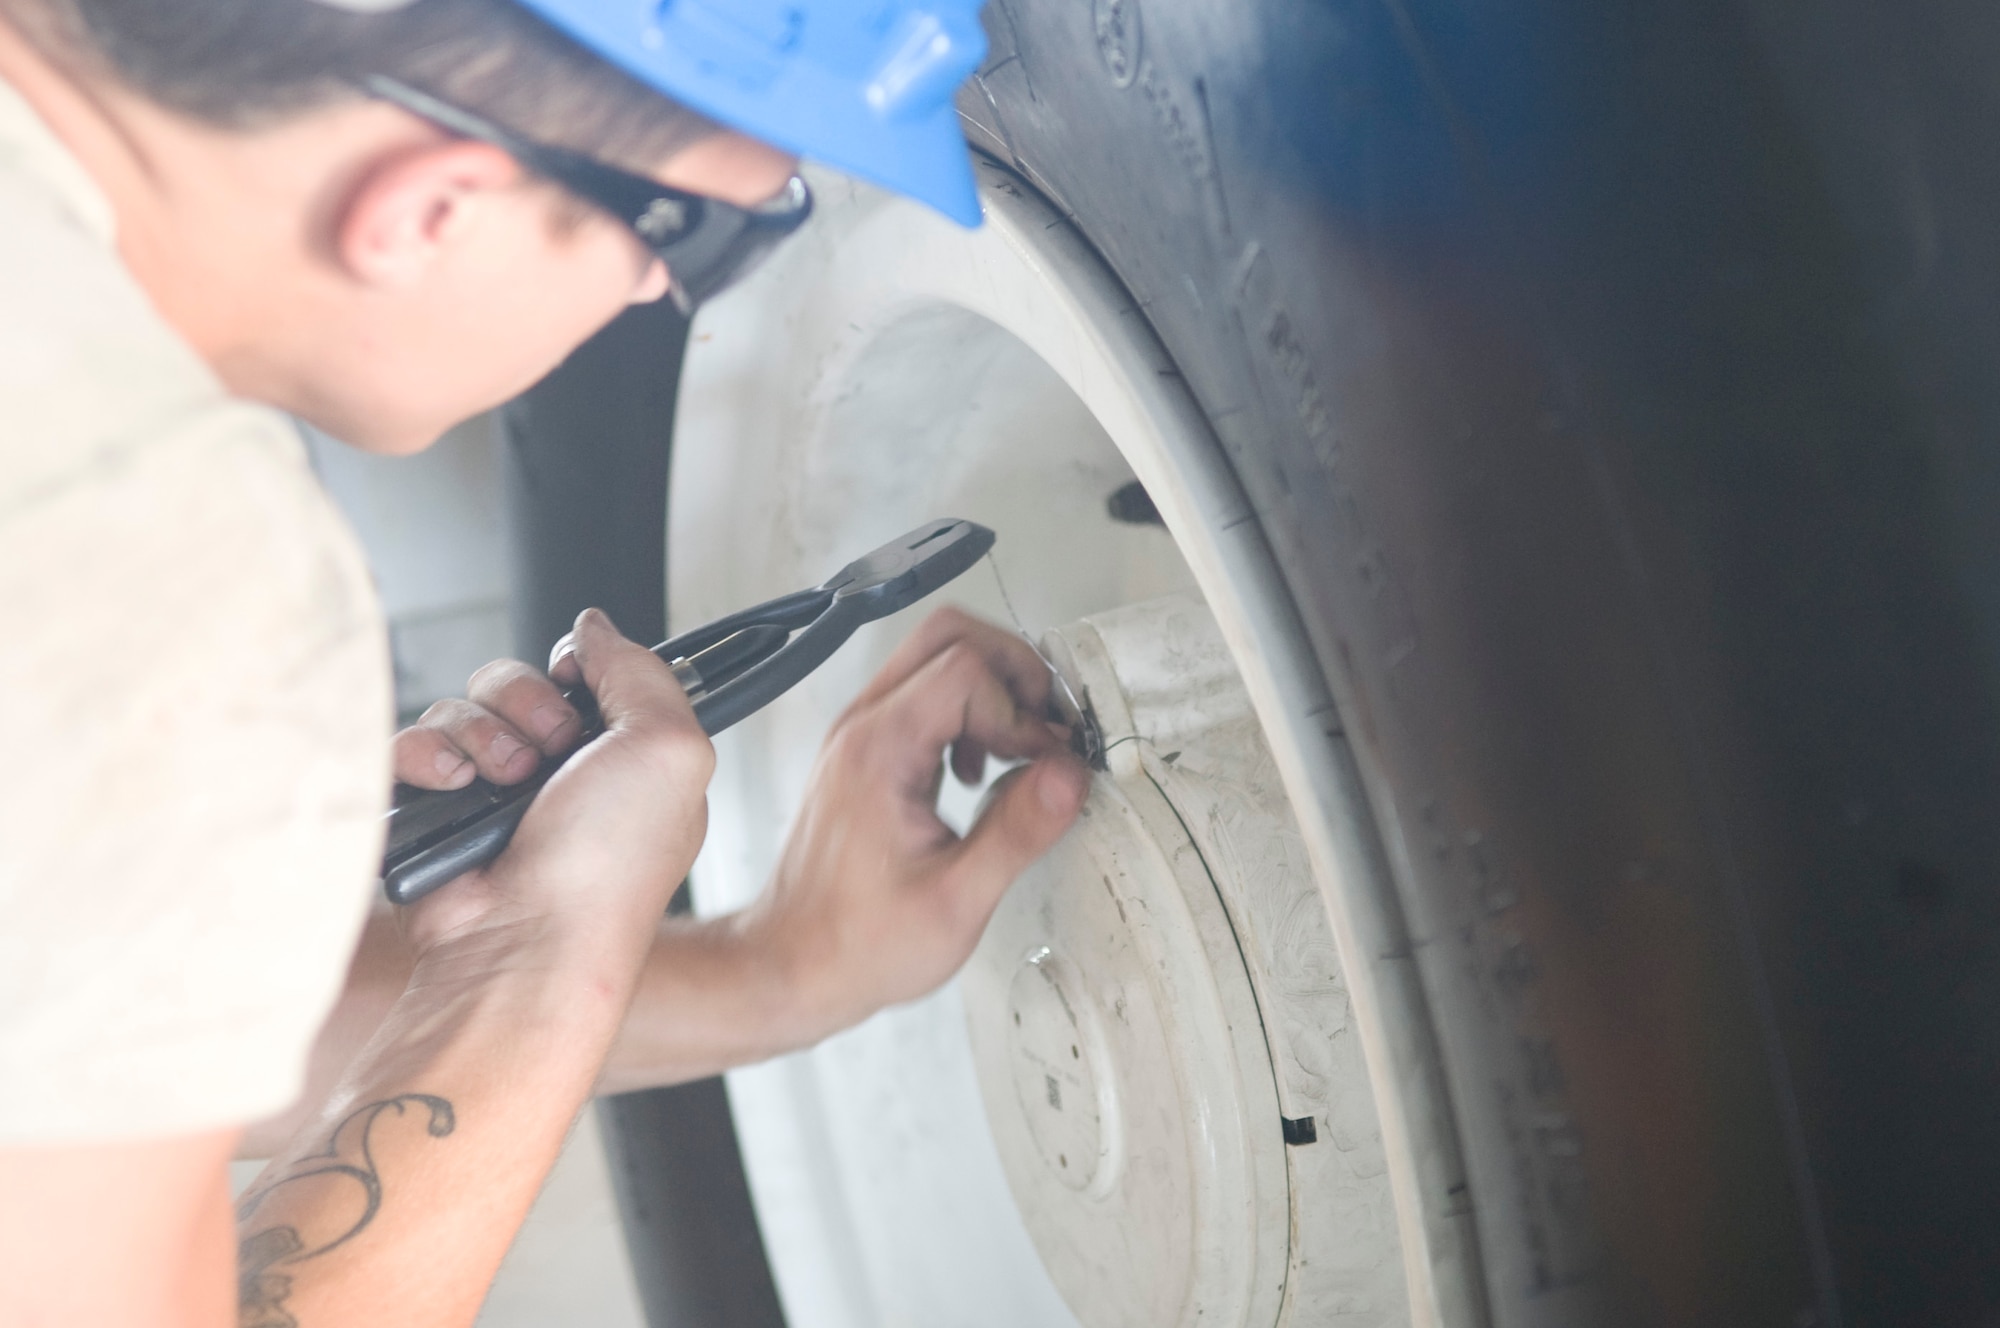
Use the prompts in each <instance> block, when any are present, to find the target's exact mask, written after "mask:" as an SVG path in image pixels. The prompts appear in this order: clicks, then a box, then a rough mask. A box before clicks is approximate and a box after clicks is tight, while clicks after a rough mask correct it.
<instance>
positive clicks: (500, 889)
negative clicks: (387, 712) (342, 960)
mask: <svg viewBox="0 0 2000 1328" xmlns="http://www.w3.org/2000/svg"><path fill="white" fill-rule="evenodd" d="M552 672H553V679H554V680H553V681H551V680H550V679H549V678H545V677H543V676H541V675H540V674H538V673H536V672H535V671H534V670H532V669H530V668H529V667H528V666H527V665H525V664H521V663H518V662H515V661H512V660H503V661H500V662H498V663H495V664H489V665H488V666H486V667H485V668H483V669H481V670H480V671H479V672H478V673H477V674H475V675H473V678H472V683H471V686H470V689H469V691H470V695H469V697H468V699H466V700H464V701H443V702H439V703H438V704H437V705H435V706H433V707H431V709H430V710H429V711H428V712H426V713H425V715H424V717H423V719H422V720H420V721H419V722H418V724H417V725H416V726H415V727H413V728H410V729H406V730H404V731H403V732H402V733H400V734H398V735H397V737H396V746H395V769H396V777H397V778H398V779H399V780H402V781H403V782H405V783H409V784H414V785H416V786H418V787H420V788H432V789H437V788H459V787H463V786H464V785H465V784H467V783H469V782H471V779H472V776H473V774H474V772H475V771H476V772H477V773H478V774H480V775H483V776H485V777H486V778H487V779H489V780H492V781H493V782H495V783H502V784H509V783H517V782H519V781H520V780H522V779H525V778H527V776H528V775H530V774H532V773H533V772H534V770H535V767H536V765H537V764H538V762H539V760H541V759H543V758H550V757H556V756H560V755H562V754H564V753H566V752H567V751H568V750H569V748H570V747H571V746H572V745H574V743H575V741H576V738H577V734H578V718H577V714H576V711H575V710H574V709H573V708H572V707H571V706H570V705H569V703H568V702H566V701H564V700H563V698H562V694H561V691H560V690H559V686H570V685H574V684H575V683H577V682H583V683H584V684H586V685H587V686H588V687H589V688H590V691H591V694H592V695H593V696H595V697H596V698H597V702H598V708H599V710H600V711H601V712H602V713H603V715H604V723H605V731H604V733H603V734H602V735H601V736H599V737H597V738H595V739H594V740H592V741H591V743H590V744H589V745H588V747H587V748H586V749H585V750H583V751H581V752H578V753H576V755H575V756H574V757H572V758H571V759H570V760H569V762H568V763H567V764H566V765H565V766H564V767H563V769H562V770H561V771H560V772H559V773H558V774H557V775H556V776H555V778H553V779H551V780H550V781H549V783H548V784H547V785H546V786H545V787H544V788H543V789H542V790H541V792H540V793H539V794H538V795H537V796H536V798H535V802H534V805H533V807H531V808H530V809H529V811H528V814H527V816H526V817H525V818H524V819H523V820H522V822H521V826H520V828H519V829H518V830H517V831H516V832H515V834H514V838H513V841H512V842H511V843H510V844H509V845H508V847H507V851H506V852H505V853H503V854H501V856H500V857H499V858H498V859H497V860H496V861H494V862H493V863H492V864H491V865H490V866H488V867H485V868H483V869H481V870H479V871H475V872H471V873H468V874H467V875H466V876H463V877H461V878H459V879H458V880H457V881H454V882H452V884H451V885H450V887H449V888H448V889H444V890H440V891H438V892H436V893H435V894H433V895H430V896H428V897H426V898H425V899H423V900H421V901H420V902H418V903H417V904H416V905H414V906H413V907H411V908H410V909H409V910H408V912H407V927H408V931H409V935H410V938H411V941H412V943H413V944H414V945H415V946H416V947H417V948H418V950H419V952H423V951H425V950H427V949H429V948H431V947H433V946H435V945H438V944H440V943H441V942H444V941H446V940H453V939H458V940H463V939H464V938H465V937H466V935H467V933H468V932H473V931H488V930H490V929H492V928H496V927H510V926H516V925H532V926H556V927H559V928H562V929H564V930H566V931H583V932H589V933H590V934H591V935H593V936H594V937H596V938H599V939H600V940H601V941H603V942H604V943H607V944H610V945H612V946H614V947H615V948H616V949H618V950H619V951H620V952H621V954H620V958H621V959H623V960H625V961H626V962H628V963H629V964H630V965H632V966H633V969H634V972H636V965H637V964H638V963H639V962H640V960H641V959H642V957H643V955H644V953H645V950H646V948H647V946H648V945H650V943H651V940H652V934H653V925H654V922H655V921H656V920H657V919H658V918H659V916H660V914H661V913H662V912H664V911H665V909H666V903H667V899H668V898H669V896H671V895H672V893H673V891H674V889H675V887H676V886H677V885H678V884H679V883H680V881H681V880H682V878H683V877H685V876H686V874H687V869H688V866H689V865H690V864H691V863H692V862H693V861H694V855H695V852H696V850H698V849H699V848H700V847H701V840H702V836H703V834H704V832H705V831H706V828H707V802H706V797H705V793H706V789H707V785H708V778H709V775H710V773H711V772H712V771H713V769H714V763H715V755H714V749H713V748H712V747H711V746H710V745H709V741H708V736H707V735H706V734H705V733H703V732H702V730H701V725H700V724H699V723H698V722H696V720H695V717H694V710H693V708H692V707H691V706H689V704H688V700H687V697H686V695H685V694H684V693H683V692H682V691H681V687H680V684H679V683H677V682H676V681H675V680H674V677H673V674H672V673H671V672H670V671H669V670H668V668H667V666H666V665H665V664H663V663H661V662H660V660H659V659H658V658H657V657H656V656H655V655H654V654H653V653H652V652H651V651H649V650H647V649H645V648H644V647H642V646H639V645H636V644H634V643H633V642H631V641H628V640H626V639H625V638H624V637H623V636H621V635H619V633H618V631H617V629H616V628H615V627H613V626H612V625H611V620H610V619H609V618H606V617H605V616H604V615H603V614H602V613H600V612H598V611H597V610H595V609H592V610H589V611H588V612H586V613H584V614H583V615H582V616H581V617H579V618H578V619H577V624H576V630H575V631H573V632H572V633H570V635H569V636H567V637H565V638H564V639H563V641H562V642H561V643H560V644H559V645H558V646H557V648H556V654H555V664H554V667H553V671H552ZM607 976H609V975H607Z"/></svg>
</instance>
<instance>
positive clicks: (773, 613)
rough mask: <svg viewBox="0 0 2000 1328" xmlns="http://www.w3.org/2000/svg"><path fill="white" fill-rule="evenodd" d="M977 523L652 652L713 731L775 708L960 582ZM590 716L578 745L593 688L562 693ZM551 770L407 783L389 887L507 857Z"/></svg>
mask: <svg viewBox="0 0 2000 1328" xmlns="http://www.w3.org/2000/svg"><path fill="white" fill-rule="evenodd" d="M993 539H994V536H993V532H992V531H990V530H988V529H987V528H986V527H984V526H980V525H974V524H973V523H972V522H970V521H952V520H945V521H933V522H931V523H930V524H929V525H927V526H920V527H918V528H917V529H916V530H913V531H911V532H910V533H909V534H907V535H905V536H903V537H902V538H901V539H897V540H892V541H890V542H889V543H887V544H885V545H883V546H882V547H881V548H879V549H877V550H875V552H873V553H871V554H869V555H867V556H866V557H864V558H857V559H856V560H855V561H853V562H851V563H849V564H848V565H847V566H845V567H843V568H841V569H840V571H838V572H836V573H835V574H834V575H833V576H832V577H831V578H829V579H828V580H827V581H825V582H824V583H822V584H820V585H818V586H815V587H813V588H812V589H810V590H801V591H797V592H795V593H793V594H790V595H784V596H780V597H779V598H777V599H774V600H770V601H768V602H766V603H763V604H759V605H757V606H756V607H754V608H749V609H744V610H743V611H742V612H740V613H732V614H730V615H729V616H728V617H726V618H718V619H717V620H716V621H714V622H712V623H709V624H708V625H707V626H705V627H697V628H695V629H694V630H693V631H691V632H683V633H681V634H680V635H679V636H676V637H674V638H672V639H671V640H668V641H664V642H662V643H661V644H659V645H657V646H655V647H653V653H654V654H656V655H658V656H659V657H660V658H661V659H664V660H666V661H667V662H668V663H669V664H671V665H672V666H673V669H674V674H675V676H676V677H677V678H679V679H680V683H681V686H683V687H684V688H686V689H687V692H688V696H689V698H690V699H691V700H693V702H694V713H695V718H696V719H697V720H699V721H700V722H701V726H702V728H703V730H705V731H706V732H708V733H710V734H716V733H720V732H722V731H723V730H724V729H726V728H728V727H729V726H730V725H732V724H734V723H736V722H737V721H738V720H741V719H745V718H747V717H749V716H750V715H753V714H755V713H756V712H757V711H759V710H761V709H763V708H764V707H765V706H766V705H769V704H770V703H771V702H772V701H774V700H776V699H777V698H778V697H780V696H782V695H784V694H785V693H786V692H788V691H790V690H791V689H792V687H794V686H795V685H796V684H798V683H799V682H800V681H801V680H803V679H804V678H805V676H806V675H807V674H809V673H811V672H812V671H813V670H814V669H816V668H818V667H819V666H820V665H821V664H824V663H825V662H826V661H827V660H828V658H830V657H831V656H832V655H833V652H834V651H836V650H838V649H840V647H841V646H842V645H843V644H845V642H846V641H847V638H848V637H850V636H852V635H854V631H855V629H856V628H858V627H860V626H861V625H862V624H864V623H869V622H873V621H875V620H876V619H877V618H886V617H887V616H888V615H890V614H892V613H895V612H896V611H897V610H899V609H905V608H908V607H909V606H910V605H912V604H915V603H916V602H917V601H918V600H921V599H923V598H924V597H925V596H927V595H929V594H930V593H931V592H932V591H934V590H937V589H938V588H939V587H941V586H943V585H945V584H946V583H948V582H950V581H952V580H954V579H955V578H957V577H958V576H959V575H960V574H961V573H963V572H965V571H966V570H967V569H969V568H970V567H971V566H972V565H973V564H974V563H976V562H978V561H979V559H980V558H981V557H983V556H984V555H985V553H986V551H987V550H988V549H990V548H992V547H993ZM563 695H564V697H565V698H567V699H568V701H569V702H570V704H571V705H573V706H575V707H576V709H577V712H578V714H579V715H580V716H582V719H583V735H582V737H581V739H580V740H579V742H578V744H577V745H578V746H579V747H581V746H583V745H584V744H585V743H587V742H589V741H590V740H591V739H592V738H594V737H596V736H597V735H598V734H600V733H602V732H603V728H604V726H603V721H602V719H601V717H600V716H599V715H598V712H597V705H596V703H595V701H593V700H592V698H591V696H590V693H589V691H588V690H587V689H586V688H584V687H581V686H578V687H572V688H570V689H569V690H568V691H566V692H564V693H563ZM560 768H561V763H559V762H558V763H550V764H548V765H546V766H545V767H544V768H543V769H541V770H539V771H537V772H536V773H535V774H534V775H532V776H530V777H529V778H528V779H526V780H523V781H522V782H521V783H519V784H506V785H501V784H492V783H488V782H487V781H486V780H483V779H475V780H474V781H473V782H472V783H471V784H469V785H467V786H466V787H465V788H462V789H453V790H451V791H449V792H436V791H430V790H424V789H416V788H411V787H410V786H408V785H398V786H397V788H396V798H395V806H394V808H393V809H392V810H391V811H390V813H389V841H388V847H387V849H386V850H385V851H384V853H383V855H382V888H383V890H384V892H385V893H387V894H388V896H389V898H390V900H391V901H393V902H395V903H398V904H408V903H411V902H413V901H415V900H418V899H421V898H423V896H425V895H427V894H429V893H430V892H431V891H433V890H435V889H437V888H438V887H439V886H441V885H443V884H444V883H445V882H447V881H449V880H452V879H453V878H454V877H457V876H460V875H462V874H463V873H465V872H468V871H471V870H472V869H473V868H475V867H481V866H484V865H485V864H486V863H489V862H491V861H493V859H494V858H496V857H498V856H500V851H501V850H502V849H504V848H506V847H507V841H508V840H510V839H512V838H513V836H514V827H516V826H518V825H519V824H520V823H521V818H522V817H523V816H525V815H526V814H527V811H528V805H529V804H530V803H531V802H533V801H534V797H535V794H536V793H537V792H538V791H539V790H540V789H541V787H542V785H544V784H546V783H547V782H548V781H549V777H550V776H551V775H553V774H554V773H555V772H556V771H557V770H558V769H560Z"/></svg>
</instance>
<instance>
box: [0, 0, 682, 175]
mask: <svg viewBox="0 0 2000 1328" xmlns="http://www.w3.org/2000/svg"><path fill="white" fill-rule="evenodd" d="M0 13H6V14H10V15H14V16H16V17H21V18H26V19H28V20H31V21H30V23H29V24H28V25H27V26H29V28H30V30H31V31H39V32H41V33H44V34H46V35H47V36H49V37H52V38H55V39H56V40H59V41H60V42H62V43H63V44H64V45H67V46H69V47H72V48H74V49H75V51H76V52H77V53H78V54H79V55H81V56H83V57H84V58H94V59H96V60H99V61H101V62H102V63H103V65H104V66H105V67H106V69H107V71H108V72H109V73H110V74H111V75H112V76H113V77H115V78H116V79H117V80H118V81H119V82H120V83H123V84H125V85H126V86H128V87H130V88H132V89H133V90H135V91H137V92H139V93H141V94H142V95H144V96H146V97H147V98H149V99H151V100H153V101H155V102H157V103H159V104H160V105H162V106H165V107H168V108H170V109H172V110H175V111H179V112H182V113H184V114H187V115H190V116H193V117H195V118H197V119H200V120H203V121H206V122H208V123H211V124H215V125H221V126H224V127H227V128H234V129H255V128H258V127H260V126H263V125H267V124H272V123H276V122H279V121H282V120H284V119H287V118H290V117H292V116H296V115H299V114H302V113H305V112H309V111H312V110H316V109H319V108H321V107H324V106H327V105H330V104H332V103H333V102H335V101H337V100H340V99H342V98H351V97H354V96H356V95H358V94H357V93H356V92H355V90H354V80H356V79H357V78H360V77H363V76H365V75H368V74H386V75H388V76H390V77H392V78H395V79H398V80H400V81H402V82H404V83H407V84H409V85H411V86H412V87H416V88H421V89H423V90H424V91H426V92H430V93H432V94H434V95H436V96H438V97H441V98H443V99H444V100H446V101H450V102H455V103H457V104H458V105H461V106H464V107H465V108H467V109H468V110H473V111H478V112H479V113H480V114H482V115H484V116H486V117H487V118H489V119H491V120H494V121H496V122H498V123H500V124H502V125H505V126H507V127H509V128H511V129H513V130H515V131H516V132H517V133H520V134H523V135H525V136H527V137H530V138H535V139H540V140H542V141H543V142H548V143H555V144H559V145H561V146H564V147H569V148H574V149H576V150H577V151H580V152H587V153H590V154H591V155H593V156H597V157H600V158H603V159H605V160H608V161H611V162H614V163H616V164H618V165H622V166H625V167H627V168H628V169H633V170H638V171H650V170H651V169H653V168H654V167H657V166H658V165H659V164H660V162H662V161H663V160H665V159H666V158H667V157H669V156H671V155H672V154H673V153H674V152H676V151H678V150H679V149H681V148H683V147H685V146H687V145H688V144H689V143H692V142H694V141H695V140H697V139H700V138H703V137H706V136H707V135H709V134H712V133H714V132H715V131H716V127H715V125H714V124H713V123H712V122H710V121H708V120H706V119H704V118H702V117H701V116H699V115H697V114H695V113H694V112H692V111H690V110H688V109H687V108H685V107H683V106H681V105H679V104H678V103H676V102H674V101H672V100H670V99H669V98H667V97H665V96H663V95H662V94H660V93H658V92H655V91H654V90H653V89H651V88H649V87H647V86H645V85H644V84H643V83H641V82H639V81H638V80H637V79H635V78H633V77H632V76H631V75H629V74H626V73H625V72H624V71H623V70H620V69H618V68H616V67H615V66H613V65H611V64H610V63H609V62H607V61H605V60H603V59H600V58H599V57H598V56H596V55H594V54H592V53H591V52H589V51H587V50H585V49H584V48H583V47H581V46H579V45H578V44H576V43H575V42H573V41H571V40H570V39H569V38H568V37H566V36H564V35H563V34H562V33H560V32H558V31H556V30H555V29H554V28H552V27H550V26H549V25H548V24H547V23H545V22H543V21H542V20H541V19H539V18H537V17H535V16H534V15H532V14H530V13H529V12H528V11H527V10H525V9H522V8H521V7H519V6H518V5H516V4H514V3H512V0H417V3H415V4H412V5H410V6H408V7H407V8H404V9H398V10H393V11H391V12H389V13H383V14H356V13H351V12H349V11H347V10H343V9H335V8H332V7H330V6H327V5H322V4H316V3H313V0H0ZM35 20H39V21H35Z"/></svg>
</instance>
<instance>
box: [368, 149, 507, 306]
mask: <svg viewBox="0 0 2000 1328" xmlns="http://www.w3.org/2000/svg"><path fill="white" fill-rule="evenodd" d="M521 177H522V170H521V167H520V164H519V163H518V162H516V161H515V160H514V159H513V158H512V157H510V156H508V155H507V154H506V153H505V152H503V151H501V150H500V149H499V148H496V147H494V146H492V145H491V144H488V143H470V142H450V143H438V144H433V145H430V146H426V147H420V148H416V149H413V150H410V151H407V152H399V153H394V154H391V155H387V156H384V157H383V158H381V159H380V160H379V161H378V162H377V163H376V164H375V165H373V166H372V167H370V168H369V169H368V171H367V172H366V174H364V175H363V176H362V178H361V181H360V183H359V184H358V185H357V186H356V187H355V189H354V190H353V192H352V193H351V194H349V195H348V200H347V205H346V206H345V207H344V208H343V209H342V210H341V214H340V217H339V220H338V222H337V223H336V225H335V228H334V251H335V253H336V254H337V255H338V257H339V259H340V263H341V266H342V267H344V268H346V269H347V271H348V275H350V276H352V277H353V278H354V279H355V280H357V281H359V282H361V283H363V284H364V285H368V286H375V287H380V288H385V289H396V288H402V287H407V286H412V285H415V284H416V283H417V282H418V281H420V280H422V278H423V276H424V274H425V273H426V272H428V271H429V270H430V269H431V267H432V266H433V265H434V264H435V263H436V262H437V261H438V259H439V258H440V257H441V256H442V255H443V254H445V253H446V252H447V251H448V250H449V249H450V248H451V246H452V245H453V244H454V243H455V242H456V241H457V240H458V239H459V238H460V237H461V236H463V235H464V234H465V232H466V230H467V229H468V228H469V227H470V226H471V225H472V224H473V221H474V218H475V216H476V215H477V213H478V210H479V207H480V205H481V203H483V202H487V201H491V198H492V196H493V195H495V194H497V193H498V192H500V191H502V190H505V189H508V188H511V187H512V186H514V185H516V184H519V183H520V181H521Z"/></svg>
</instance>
